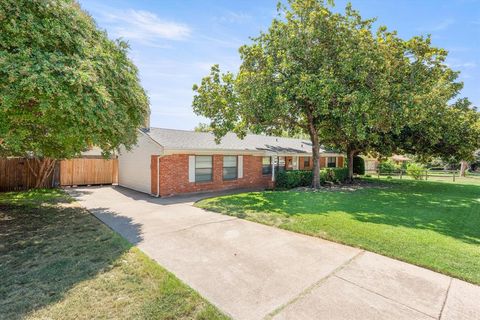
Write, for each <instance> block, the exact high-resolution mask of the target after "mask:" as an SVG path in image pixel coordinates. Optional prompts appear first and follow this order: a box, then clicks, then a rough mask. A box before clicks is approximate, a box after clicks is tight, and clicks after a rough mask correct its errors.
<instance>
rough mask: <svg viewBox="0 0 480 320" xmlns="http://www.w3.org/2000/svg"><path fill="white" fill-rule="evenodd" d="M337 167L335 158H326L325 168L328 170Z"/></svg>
mask: <svg viewBox="0 0 480 320" xmlns="http://www.w3.org/2000/svg"><path fill="white" fill-rule="evenodd" d="M336 166H337V158H336V157H328V158H327V167H328V168H335V167H336Z"/></svg>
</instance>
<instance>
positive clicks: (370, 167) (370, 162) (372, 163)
mask: <svg viewBox="0 0 480 320" xmlns="http://www.w3.org/2000/svg"><path fill="white" fill-rule="evenodd" d="M362 157H363V160H364V161H365V171H367V172H376V171H377V169H378V165H379V164H380V160H379V159H377V158H373V157H371V156H368V155H367V156H362ZM388 159H389V160H391V161H393V162H394V163H395V164H397V165H400V166H403V165H404V164H405V163H407V162H408V161H411V160H412V159H410V158H408V157H406V156H404V155H399V154H394V155H392V156H391V157H389V158H388Z"/></svg>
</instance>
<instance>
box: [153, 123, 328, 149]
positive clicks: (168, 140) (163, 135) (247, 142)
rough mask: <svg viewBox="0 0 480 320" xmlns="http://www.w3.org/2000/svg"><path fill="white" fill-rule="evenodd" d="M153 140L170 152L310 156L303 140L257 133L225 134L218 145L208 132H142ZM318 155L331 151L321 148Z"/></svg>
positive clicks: (156, 130)
mask: <svg viewBox="0 0 480 320" xmlns="http://www.w3.org/2000/svg"><path fill="white" fill-rule="evenodd" d="M145 133H146V134H147V135H149V136H150V137H151V138H152V139H153V140H155V141H156V142H157V143H158V144H160V145H161V146H163V147H164V148H165V149H171V150H231V151H266V152H276V153H311V152H312V143H311V142H310V141H309V140H307V139H292V138H284V137H273V136H265V135H257V134H247V135H246V137H245V138H244V139H240V138H238V137H237V135H236V134H234V133H227V135H226V136H225V137H223V138H222V140H221V142H220V144H217V143H215V137H214V135H213V134H212V133H210V132H196V131H186V130H175V129H163V128H150V130H148V131H145ZM320 152H333V151H327V150H325V149H324V148H321V150H320Z"/></svg>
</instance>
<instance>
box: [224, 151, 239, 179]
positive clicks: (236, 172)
mask: <svg viewBox="0 0 480 320" xmlns="http://www.w3.org/2000/svg"><path fill="white" fill-rule="evenodd" d="M225 157H232V158H233V157H234V158H235V167H232V166H228V167H226V166H225ZM222 160H223V161H222V162H223V164H222V179H223V181H232V180H237V179H238V156H232V155H224V156H223V159H222ZM225 168H230V169H231V168H235V177H233V178H225Z"/></svg>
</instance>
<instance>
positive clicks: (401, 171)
mask: <svg viewBox="0 0 480 320" xmlns="http://www.w3.org/2000/svg"><path fill="white" fill-rule="evenodd" d="M402 175H403V169H400V179H402Z"/></svg>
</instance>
